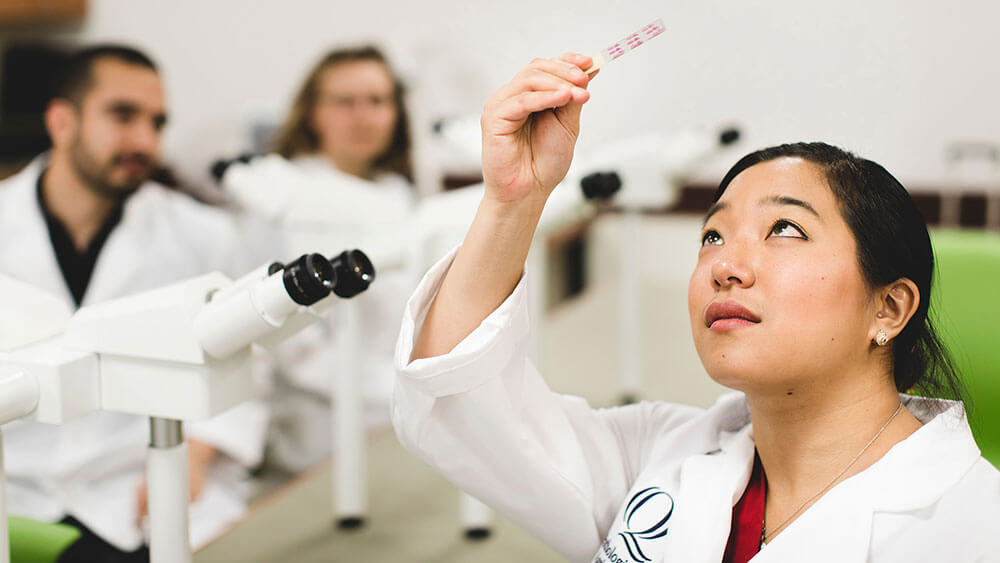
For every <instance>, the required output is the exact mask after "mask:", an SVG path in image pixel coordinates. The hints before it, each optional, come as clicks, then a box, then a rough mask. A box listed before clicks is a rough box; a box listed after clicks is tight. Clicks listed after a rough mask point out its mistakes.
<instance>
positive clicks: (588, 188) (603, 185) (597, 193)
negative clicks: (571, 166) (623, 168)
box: [580, 172, 622, 199]
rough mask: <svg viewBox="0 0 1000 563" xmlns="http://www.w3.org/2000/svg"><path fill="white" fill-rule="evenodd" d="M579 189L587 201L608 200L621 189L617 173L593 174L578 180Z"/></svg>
mask: <svg viewBox="0 0 1000 563" xmlns="http://www.w3.org/2000/svg"><path fill="white" fill-rule="evenodd" d="M580 188H582V189H583V197H585V198H587V199H609V198H611V196H613V195H615V194H616V193H617V192H618V190H620V189H622V179H621V177H620V176H618V173H617V172H594V173H593V174H587V175H586V176H584V177H583V178H582V179H581V180H580Z"/></svg>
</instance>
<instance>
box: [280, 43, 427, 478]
mask: <svg viewBox="0 0 1000 563" xmlns="http://www.w3.org/2000/svg"><path fill="white" fill-rule="evenodd" d="M403 95H404V88H403V85H402V83H401V82H400V80H399V79H398V78H397V77H396V76H395V74H394V73H393V71H392V70H391V69H390V67H389V64H388V61H387V60H386V58H385V56H384V55H383V54H382V52H381V51H380V50H379V49H377V48H376V47H373V46H361V47H354V48H345V49H336V50H333V51H331V52H329V53H327V54H326V55H325V56H323V57H322V59H320V61H319V63H317V64H316V65H315V66H314V67H313V68H312V70H311V71H310V72H309V74H308V75H307V77H306V79H305V82H304V83H303V84H302V86H301V87H300V88H299V90H298V92H297V93H296V95H295V97H294V100H293V103H292V107H291V109H290V111H289V112H288V115H287V117H286V119H285V121H284V123H283V125H282V127H281V129H280V130H279V133H278V136H277V140H276V142H275V143H274V146H273V150H274V152H275V153H277V154H278V155H280V156H282V157H284V158H285V159H287V160H288V161H289V162H290V163H292V165H293V166H294V167H295V168H297V169H298V171H300V172H302V173H303V174H304V175H307V176H308V178H310V179H311V181H317V180H318V181H321V182H322V183H323V184H324V185H325V184H327V183H328V184H329V189H330V190H331V194H330V195H331V197H332V198H333V199H334V201H335V202H337V203H336V205H334V206H333V207H334V209H331V210H330V213H331V215H330V217H331V218H330V219H329V222H331V223H335V224H336V225H334V226H335V227H336V228H337V229H338V230H339V231H340V232H347V233H351V232H353V231H354V230H355V229H357V230H358V231H365V230H367V231H369V232H372V231H378V230H379V229H380V228H381V229H384V228H385V227H386V226H387V225H386V223H385V222H386V218H387V217H391V216H396V217H402V216H405V215H406V214H408V213H409V212H410V211H411V210H412V208H413V205H414V204H415V190H414V188H413V184H412V183H411V182H412V178H413V173H412V164H411V155H410V152H411V151H410V149H411V143H410V131H409V122H408V119H407V111H406V106H405V104H404V99H403ZM390 208H391V209H392V210H393V211H391V212H387V211H386V210H387V209H390ZM376 215H377V216H378V217H379V218H378V219H373V217H374V216H376ZM366 221H367V223H366ZM373 221H374V223H373ZM378 221H382V223H378ZM338 222H339V223H340V224H337V223H338ZM392 222H393V223H395V224H398V223H399V222H398V221H392ZM338 244H339V239H338ZM343 244H345V245H349V246H351V247H352V248H361V249H362V250H364V251H366V252H368V253H369V255H370V256H371V257H372V259H373V260H374V261H375V268H376V281H375V283H374V284H373V285H372V286H371V288H369V290H368V291H367V292H366V293H364V294H362V295H360V296H358V297H356V298H355V299H356V300H358V304H357V305H358V307H359V310H360V311H359V312H360V314H359V315H358V317H359V318H360V323H361V326H360V330H361V333H362V339H361V350H360V353H361V354H362V365H363V367H362V374H361V376H362V383H361V387H362V392H363V395H364V399H365V419H366V425H367V426H369V427H371V426H373V425H387V424H388V402H389V396H390V394H391V389H392V378H393V366H392V356H393V349H394V345H395V337H396V334H397V330H398V326H399V319H400V317H401V316H402V311H403V307H404V305H405V303H406V298H407V296H408V294H409V292H410V291H411V290H412V287H411V285H412V284H410V283H408V279H407V278H406V276H405V275H400V274H399V273H398V271H394V269H393V265H387V264H385V263H381V262H380V261H379V259H378V258H379V257H378V256H377V255H376V254H373V253H372V250H371V241H370V238H366V237H359V238H357V239H353V240H352V239H351V237H350V236H348V237H346V238H344V242H343ZM322 250H323V251H324V252H333V251H335V250H339V248H329V249H327V248H324V249H322ZM334 313H335V314H334V315H332V317H334V318H335V317H336V311H335V312H334ZM334 323H335V320H331V322H330V323H325V324H322V325H320V326H317V327H314V328H313V329H311V330H309V331H306V332H305V334H303V335H301V336H300V337H298V338H296V339H295V340H294V341H293V342H291V343H290V344H289V345H288V346H286V347H285V348H283V349H282V350H280V351H279V361H278V365H279V372H280V377H278V378H277V379H276V389H275V391H276V393H275V404H274V407H275V410H274V419H273V423H272V427H271V428H272V430H271V439H270V442H269V455H270V459H271V460H272V461H273V462H275V463H276V464H277V465H279V466H280V467H282V468H284V469H286V470H289V471H301V470H303V469H305V468H307V467H309V466H310V465H312V464H314V463H316V462H318V461H321V460H322V459H324V458H325V457H326V456H328V455H329V453H330V444H331V437H330V431H331V423H330V402H329V396H330V387H331V381H332V378H333V377H334V370H336V369H338V366H342V365H343V362H342V357H343V356H340V355H338V351H337V341H338V334H337V333H338V328H337V327H336V326H335V324H334Z"/></svg>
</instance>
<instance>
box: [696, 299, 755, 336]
mask: <svg viewBox="0 0 1000 563" xmlns="http://www.w3.org/2000/svg"><path fill="white" fill-rule="evenodd" d="M759 322H760V316H759V315H757V314H756V313H754V312H752V311H750V309H747V308H746V307H744V306H743V305H740V304H739V303H737V302H735V301H723V302H722V303H712V304H711V305H709V306H708V309H706V310H705V326H706V327H708V328H709V329H710V330H734V329H737V328H744V327H748V326H753V325H755V324H757V323H759Z"/></svg>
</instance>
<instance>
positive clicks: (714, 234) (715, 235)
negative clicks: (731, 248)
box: [701, 230, 722, 246]
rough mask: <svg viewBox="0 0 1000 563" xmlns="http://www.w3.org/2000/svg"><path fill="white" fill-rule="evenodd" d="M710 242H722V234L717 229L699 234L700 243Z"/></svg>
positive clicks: (705, 244) (706, 243)
mask: <svg viewBox="0 0 1000 563" xmlns="http://www.w3.org/2000/svg"><path fill="white" fill-rule="evenodd" d="M710 244H722V235H720V234H719V232H718V231H714V230H713V231H705V234H703V235H701V245H702V246H708V245H710Z"/></svg>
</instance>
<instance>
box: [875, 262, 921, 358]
mask: <svg viewBox="0 0 1000 563" xmlns="http://www.w3.org/2000/svg"><path fill="white" fill-rule="evenodd" d="M876 296H877V298H878V303H877V304H876V307H875V319H873V321H874V322H873V323H872V326H871V328H870V329H869V331H870V333H871V334H869V335H868V338H869V339H870V340H871V341H873V342H875V343H876V344H878V345H879V346H884V345H885V344H886V343H888V342H889V341H891V340H892V339H893V338H896V336H898V335H899V333H900V332H903V329H904V328H906V323H908V322H910V319H911V318H912V317H913V314H914V313H916V312H917V307H919V306H920V290H919V289H918V288H917V284H915V283H913V281H912V280H910V279H909V278H899V279H898V280H896V281H894V282H892V283H890V284H888V285H885V286H883V287H881V288H879V289H878V291H877V293H876Z"/></svg>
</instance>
